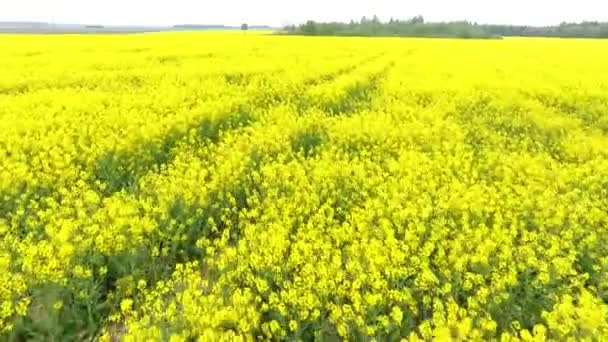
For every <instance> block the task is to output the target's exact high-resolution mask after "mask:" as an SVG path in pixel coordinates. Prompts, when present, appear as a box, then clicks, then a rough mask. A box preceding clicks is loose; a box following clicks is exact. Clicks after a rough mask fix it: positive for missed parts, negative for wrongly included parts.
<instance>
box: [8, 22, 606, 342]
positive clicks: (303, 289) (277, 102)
mask: <svg viewBox="0 0 608 342" xmlns="http://www.w3.org/2000/svg"><path fill="white" fill-rule="evenodd" d="M0 46H2V50H1V52H0V65H2V67H1V68H0V132H1V134H0V237H1V239H0V330H1V331H2V333H1V334H0V339H2V340H15V341H22V340H29V339H34V340H36V339H37V340H46V341H52V340H85V339H101V340H107V341H110V340H125V341H150V340H170V341H191V340H198V339H200V340H209V341H217V340H222V339H223V340H240V339H243V340H251V339H280V340H283V339H286V340H294V339H295V340H306V341H308V340H313V339H319V340H328V341H334V340H341V339H349V340H360V341H364V340H370V339H372V338H376V339H377V340H397V339H398V338H400V337H404V338H408V339H411V340H420V339H422V340H432V339H434V340H437V341H444V340H450V339H453V340H492V339H497V340H502V341H510V340H519V339H521V340H526V341H528V340H532V339H536V340H537V341H541V340H545V339H555V340H565V339H569V338H570V339H575V340H578V339H583V338H590V339H591V338H595V339H597V340H603V339H606V338H608V306H607V304H606V303H607V300H608V292H607V291H608V273H607V272H608V63H606V61H605V60H603V59H602V58H603V57H601V56H606V55H608V46H607V45H606V44H605V43H604V42H602V41H595V40H584V41H582V40H552V39H505V40H500V41H498V40H497V41H476V40H447V39H434V40H426V39H390V38H386V39H383V38H376V39H370V38H306V37H284V36H271V35H254V34H249V33H248V34H247V35H246V36H245V35H243V34H242V33H241V34H235V33H229V34H226V33H217V32H216V33H211V34H210V33H206V34H201V33H160V34H146V35H91V36H82V35H63V36H40V35H20V36H11V35H0Z"/></svg>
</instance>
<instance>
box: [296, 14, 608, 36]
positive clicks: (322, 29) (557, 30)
mask: <svg viewBox="0 0 608 342" xmlns="http://www.w3.org/2000/svg"><path fill="white" fill-rule="evenodd" d="M284 32H285V33H286V34H294V35H307V36H389V37H392V36H398V37H452V38H497V39H499V38H502V37H564V38H608V23H600V22H593V21H591V22H582V23H565V22H564V23H562V24H560V25H558V26H516V25H485V24H484V25H480V24H477V23H472V22H468V21H457V22H426V21H425V20H424V17H422V16H416V17H413V18H411V19H407V20H398V19H391V20H390V21H388V22H382V21H380V19H378V17H376V16H374V17H372V18H366V17H363V18H362V19H361V20H360V21H358V22H357V21H351V22H350V23H340V22H331V23H318V22H314V21H308V22H306V23H305V24H302V25H299V26H295V25H292V26H287V27H285V30H284Z"/></svg>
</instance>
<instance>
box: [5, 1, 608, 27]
mask: <svg viewBox="0 0 608 342" xmlns="http://www.w3.org/2000/svg"><path fill="white" fill-rule="evenodd" d="M373 14H376V15H378V16H379V17H380V18H382V19H388V18H390V17H395V18H409V17H412V16H414V15H418V14H422V15H423V16H424V17H425V18H426V19H427V20H430V21H443V20H461V19H467V20H470V21H477V22H479V23H509V24H510V23H513V24H529V25H545V24H558V23H560V22H562V21H582V20H598V21H608V0H576V1H575V0H460V1H458V0H300V1H290V0H282V1H281V0H258V1H251V0H214V1H208V0H198V1H197V0H0V21H17V20H31V21H47V22H50V21H52V20H53V18H54V20H55V21H56V22H58V23H59V22H60V23H88V24H105V25H112V24H145V25H172V24H230V25H238V24H241V23H242V22H247V23H250V24H269V25H284V24H289V23H298V22H302V21H305V20H307V19H313V20H317V21H330V20H338V21H347V20H349V19H359V18H361V17H362V16H364V15H367V16H370V15H373Z"/></svg>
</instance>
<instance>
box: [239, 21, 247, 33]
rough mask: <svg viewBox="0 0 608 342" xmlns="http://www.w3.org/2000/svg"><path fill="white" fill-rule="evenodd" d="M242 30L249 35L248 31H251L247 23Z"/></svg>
mask: <svg viewBox="0 0 608 342" xmlns="http://www.w3.org/2000/svg"><path fill="white" fill-rule="evenodd" d="M241 30H243V33H247V30H249V25H247V23H245V24H243V25H241Z"/></svg>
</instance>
